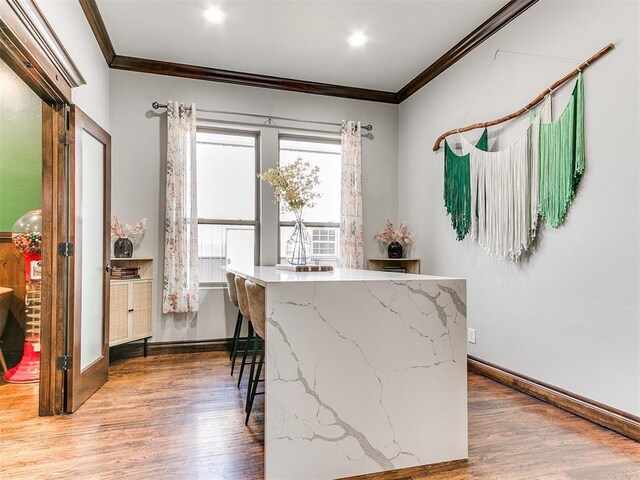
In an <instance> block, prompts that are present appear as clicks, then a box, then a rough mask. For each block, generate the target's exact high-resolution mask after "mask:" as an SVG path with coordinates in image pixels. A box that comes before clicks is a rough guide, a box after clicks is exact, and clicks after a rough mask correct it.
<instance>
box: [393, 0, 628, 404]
mask: <svg viewBox="0 0 640 480" xmlns="http://www.w3.org/2000/svg"><path fill="white" fill-rule="evenodd" d="M639 19H640V16H639V10H638V3H637V2H613V1H607V2H604V1H600V2H573V1H571V2H569V1H555V2H550V1H547V2H540V3H538V4H536V5H535V6H534V7H532V8H531V9H530V10H528V11H527V12H526V13H525V14H524V15H522V16H521V17H518V19H517V20H515V21H514V22H512V23H511V24H509V25H508V26H507V27H505V28H504V29H503V30H501V31H500V32H498V33H497V34H496V35H494V36H493V37H491V39H489V40H488V41H487V42H485V43H484V44H482V45H481V46H480V47H479V48H478V49H476V50H474V51H473V52H472V53H471V54H470V55H468V56H467V57H465V58H464V59H463V60H462V61H461V62H459V63H457V64H456V65H454V66H453V67H452V68H450V69H449V70H447V71H446V72H445V73H444V74H442V75H440V76H439V77H437V78H436V79H435V80H434V81H432V82H431V83H429V84H428V85H427V86H425V87H424V88H423V89H422V90H420V91H419V92H418V93H417V94H415V95H414V96H412V97H411V98H410V99H408V100H407V101H405V102H404V103H402V104H401V105H400V110H399V138H398V142H399V189H398V190H399V215H400V217H401V218H404V219H407V220H408V221H409V223H410V225H412V226H413V227H414V228H415V229H416V237H417V245H418V246H417V251H416V253H417V256H419V257H422V262H423V265H424V270H425V271H426V272H429V273H434V274H443V275H453V276H461V277H464V278H467V279H468V301H469V318H468V321H469V327H471V328H475V329H476V330H477V344H476V345H469V354H471V355H475V356H477V357H480V358H481V359H484V360H487V361H490V362H494V363H496V364H498V365H501V366H504V367H506V368H509V369H512V370H515V371H517V372H520V373H522V374H525V375H529V376H531V377H533V378H536V379H538V380H542V381H545V382H548V383H550V384H553V385H556V386H558V387H562V388H564V389H567V390H569V391H572V392H575V393H577V394H581V395H584V396H586V397H589V398H591V399H594V400H597V401H600V402H603V403H605V404H608V405H611V406H613V407H617V408H619V409H622V410H625V411H627V412H631V413H633V414H636V415H638V414H640V309H639V303H638V302H639V293H640V292H639V282H638V279H639V273H640V272H639V269H640V256H639V255H638V254H639V249H640V243H639V238H638V225H639V223H638V220H639V218H638V217H639V215H638V214H639V209H640V202H639V198H638V197H639V195H640V193H639V192H640V188H639V187H640V181H639V180H640V179H639V165H640V163H639V161H638V149H639V145H638V132H639V131H640V121H639V111H640V110H639V106H640V105H639V97H638V88H639V86H640V83H639V81H638V80H639V78H638V77H639V75H638V73H639V71H638V70H639V64H638V58H639V57H638V55H639V51H638V40H639V39H638V30H639ZM609 42H614V43H615V44H616V47H617V48H616V50H614V51H613V52H612V53H610V54H609V55H607V56H606V57H605V58H603V59H601V60H600V61H599V62H598V63H597V64H595V65H594V66H593V67H592V68H590V69H589V70H588V71H587V72H586V73H585V105H586V106H585V110H586V122H585V123H586V152H587V170H586V174H585V176H584V178H583V180H582V184H581V187H580V190H579V192H578V195H577V198H576V199H575V202H574V204H573V205H572V207H571V209H570V211H569V214H568V217H567V220H566V223H565V225H563V226H562V227H560V228H559V229H557V230H553V229H551V228H549V227H544V228H543V231H542V232H541V235H540V238H539V243H538V247H537V249H536V251H535V252H534V254H533V256H532V257H531V258H530V260H529V261H526V262H522V263H521V264H518V265H515V264H505V263H501V262H500V261H498V260H497V259H495V258H492V257H489V256H488V255H487V254H486V253H485V252H484V251H483V250H481V248H480V247H479V246H477V245H475V244H473V243H472V242H471V241H469V240H465V241H463V242H456V239H455V233H454V231H453V230H452V228H451V226H450V222H449V218H448V217H447V216H446V215H445V210H444V206H443V199H442V192H443V187H442V185H443V158H442V157H443V153H442V150H440V151H438V152H437V153H434V152H432V150H431V147H432V144H433V142H434V140H435V138H436V137H437V136H438V135H439V134H441V133H442V132H443V131H445V130H448V129H450V128H455V127H458V126H461V125H462V124H467V123H472V122H475V121H484V120H489V119H491V118H497V117H499V116H501V115H503V114H506V113H509V112H511V111H514V110H516V109H517V108H520V107H521V106H522V105H523V104H524V103H525V101H528V100H529V99H531V98H533V97H535V96H536V95H537V94H538V93H539V92H540V91H541V90H542V89H543V88H544V87H545V86H548V85H549V84H551V83H552V82H553V81H554V80H556V79H557V78H560V77H561V76H563V75H564V73H565V72H567V71H569V70H570V69H572V68H573V64H569V63H565V62H561V61H554V60H550V59H543V58H536V57H523V56H519V55H513V54H509V53H500V54H499V55H498V57H497V59H496V61H495V62H493V63H492V59H493V58H494V54H495V52H496V49H504V50H513V51H521V52H531V53H537V54H541V55H550V56H556V57H565V58H571V59H576V60H580V61H581V60H583V59H585V58H587V56H589V55H591V54H592V53H594V52H596V51H597V50H599V49H600V48H601V47H603V46H604V45H606V44H607V43H609ZM489 67H490V68H489ZM487 72H488V73H487ZM485 74H486V78H485V81H483V78H484V77H485ZM566 90H567V89H565V91H564V92H561V95H560V97H561V98H559V101H558V102H557V103H555V105H556V108H555V113H558V112H559V111H560V110H561V109H562V108H563V106H564V104H565V99H566V97H567V92H566ZM474 97H475V100H474ZM504 130H505V131H507V130H508V132H506V133H507V135H509V134H513V132H514V131H520V132H522V128H521V126H515V127H513V128H511V126H506V127H505V128H504ZM492 131H493V132H494V133H495V130H492ZM479 133H480V132H474V133H469V134H468V135H469V136H468V138H469V139H471V140H474V139H475V138H477V136H478V135H479ZM453 139H454V140H455V136H454V138H453ZM491 143H492V141H490V145H491ZM501 146H504V145H501Z"/></svg>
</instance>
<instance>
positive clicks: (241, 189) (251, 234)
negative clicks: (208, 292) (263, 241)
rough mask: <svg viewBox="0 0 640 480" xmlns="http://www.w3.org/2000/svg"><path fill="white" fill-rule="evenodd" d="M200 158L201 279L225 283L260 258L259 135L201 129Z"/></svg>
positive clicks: (199, 235)
mask: <svg viewBox="0 0 640 480" xmlns="http://www.w3.org/2000/svg"><path fill="white" fill-rule="evenodd" d="M196 159H197V168H198V174H197V188H198V255H199V257H200V282H202V283H224V282H225V281H226V279H225V269H226V267H227V265H230V266H234V267H238V268H244V267H248V266H252V265H255V263H256V260H257V259H258V253H257V252H258V245H259V240H258V235H259V223H258V206H257V192H258V188H257V182H258V180H257V177H256V174H257V169H258V149H257V135H256V134H253V133H236V132H228V131H223V130H210V129H206V130H205V129H202V130H201V129H199V130H198V133H197V152H196Z"/></svg>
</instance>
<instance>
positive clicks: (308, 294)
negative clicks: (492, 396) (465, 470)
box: [265, 279, 468, 480]
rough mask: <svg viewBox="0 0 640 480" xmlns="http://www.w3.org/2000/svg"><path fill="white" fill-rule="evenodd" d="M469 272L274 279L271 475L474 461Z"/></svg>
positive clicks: (295, 479)
mask: <svg viewBox="0 0 640 480" xmlns="http://www.w3.org/2000/svg"><path fill="white" fill-rule="evenodd" d="M466 315H467V312H466V281H465V280H458V279H438V280H435V279H434V280H432V279H429V280H424V279H419V280H401V281H400V280H399V281H392V280H380V281H336V282H301V283H270V284H268V286H267V317H268V318H267V332H266V333H267V342H266V343H267V355H266V381H265V389H266V398H265V478H266V479H267V480H273V479H277V480H303V479H318V480H320V479H322V480H326V479H333V478H340V477H348V476H353V475H360V474H365V473H370V472H379V471H386V470H392V469H396V468H405V467H411V466H417V465H426V464H431V463H437V462H444V461H449V460H457V459H462V458H467V455H468V450H467V365H466V356H467V351H466V329H467V325H466V323H467V319H466Z"/></svg>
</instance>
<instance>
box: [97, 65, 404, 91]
mask: <svg viewBox="0 0 640 480" xmlns="http://www.w3.org/2000/svg"><path fill="white" fill-rule="evenodd" d="M110 67H111V68H114V69H116V70H126V71H130V72H141V73H153V74H156V75H169V76H173V77H181V78H192V79H196V80H207V81H210V82H221V83H232V84H235V85H244V86H247V87H261V88H273V89H276V90H286V91H290V92H299V93H309V94H312V95H328V96H331V97H342V98H352V99H355V100H368V101H372V102H381V103H397V101H396V94H395V93H394V92H385V91H382V90H370V89H366V88H357V87H346V86H342V85H332V84H329V83H318V82H307V81H304V80H296V79H292V78H281V77H272V76H269V75H258V74H255V73H245V72H235V71H232V70H221V69H217V68H210V67H201V66H197V65H186V64H182V63H172V62H164V61H159V60H150V59H147V58H138V57H127V56H124V55H116V57H115V59H114V60H113V62H112V63H111V65H110Z"/></svg>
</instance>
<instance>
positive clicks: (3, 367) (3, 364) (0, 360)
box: [0, 348, 7, 373]
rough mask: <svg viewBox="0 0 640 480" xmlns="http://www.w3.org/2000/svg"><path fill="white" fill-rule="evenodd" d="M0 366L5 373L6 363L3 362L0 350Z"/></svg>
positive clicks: (0, 350)
mask: <svg viewBox="0 0 640 480" xmlns="http://www.w3.org/2000/svg"><path fill="white" fill-rule="evenodd" d="M0 365H2V371H3V372H5V373H6V372H7V363H6V362H5V361H4V354H3V353H2V349H1V348H0Z"/></svg>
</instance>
